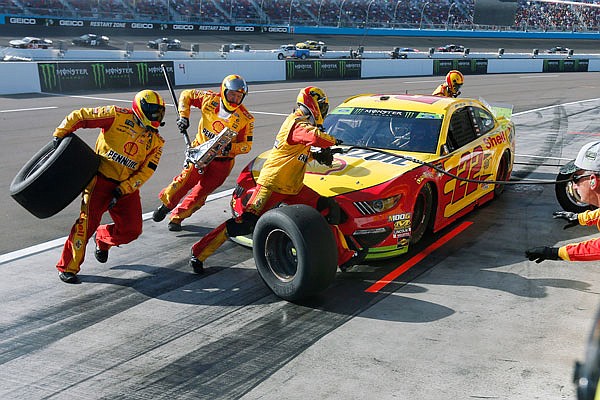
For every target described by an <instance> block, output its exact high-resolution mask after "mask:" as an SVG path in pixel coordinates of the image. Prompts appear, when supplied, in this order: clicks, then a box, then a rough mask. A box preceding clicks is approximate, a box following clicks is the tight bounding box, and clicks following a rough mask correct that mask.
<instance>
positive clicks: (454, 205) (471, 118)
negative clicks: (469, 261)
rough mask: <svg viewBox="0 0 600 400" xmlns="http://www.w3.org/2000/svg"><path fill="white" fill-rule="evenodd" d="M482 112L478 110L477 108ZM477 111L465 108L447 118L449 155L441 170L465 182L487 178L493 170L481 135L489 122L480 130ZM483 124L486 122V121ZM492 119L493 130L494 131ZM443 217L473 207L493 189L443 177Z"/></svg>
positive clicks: (483, 136) (479, 118)
mask: <svg viewBox="0 0 600 400" xmlns="http://www.w3.org/2000/svg"><path fill="white" fill-rule="evenodd" d="M479 110H481V109H479ZM479 114H480V112H479V111H477V112H476V110H475V109H474V108H473V107H471V106H465V107H462V108H459V109H457V110H455V111H454V112H453V113H452V115H451V116H450V121H449V124H448V136H447V143H446V147H447V148H448V149H449V151H450V154H449V156H448V157H447V158H446V159H445V160H444V163H443V167H444V169H445V170H446V171H448V172H449V173H450V174H452V175H455V176H458V177H459V178H462V179H468V180H485V179H489V178H490V176H491V171H492V169H493V168H492V167H493V166H492V163H491V156H490V154H491V152H490V151H489V150H487V149H486V144H485V142H484V138H485V137H486V135H483V134H482V133H483V132H488V131H489V122H488V124H487V125H486V127H485V129H482V127H481V123H482V119H481V117H480V115H479ZM486 121H488V120H487V119H486ZM493 121H494V120H493V117H492V129H493ZM442 182H443V185H442V188H443V195H442V203H443V204H440V206H441V208H442V209H443V216H444V217H446V218H448V217H451V216H453V215H455V214H457V213H459V212H460V211H462V210H465V209H467V208H468V207H470V206H472V205H474V204H475V202H476V201H477V199H479V198H480V197H482V196H483V195H484V194H486V193H488V192H489V191H490V190H492V189H493V185H488V184H479V183H476V182H468V181H465V180H460V179H456V178H452V177H451V176H448V175H446V176H444V178H442Z"/></svg>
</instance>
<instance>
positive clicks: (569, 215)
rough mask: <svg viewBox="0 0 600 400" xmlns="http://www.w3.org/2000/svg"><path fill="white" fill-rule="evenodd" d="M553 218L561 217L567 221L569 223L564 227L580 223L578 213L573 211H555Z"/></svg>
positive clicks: (567, 227)
mask: <svg viewBox="0 0 600 400" xmlns="http://www.w3.org/2000/svg"><path fill="white" fill-rule="evenodd" d="M552 218H560V219H564V220H565V221H567V224H566V225H565V226H564V227H563V229H569V228H572V227H574V226H577V225H579V217H578V214H577V213H574V212H571V211H555V212H554V213H552Z"/></svg>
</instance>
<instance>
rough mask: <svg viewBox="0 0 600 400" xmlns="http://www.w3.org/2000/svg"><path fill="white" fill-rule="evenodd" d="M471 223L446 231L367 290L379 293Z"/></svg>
mask: <svg viewBox="0 0 600 400" xmlns="http://www.w3.org/2000/svg"><path fill="white" fill-rule="evenodd" d="M471 225H473V223H472V222H469V221H466V222H463V223H462V224H460V225H459V226H457V227H456V228H454V229H452V230H451V231H450V232H448V233H446V234H445V235H444V236H442V237H441V238H440V239H439V240H437V241H436V242H434V243H432V244H430V245H429V246H428V247H427V248H425V249H424V250H423V251H421V252H420V253H417V254H415V255H414V256H413V257H412V258H410V259H409V260H408V261H407V262H405V263H404V264H401V265H400V266H398V268H396V269H395V270H393V271H392V272H390V273H389V274H387V275H386V276H384V277H383V278H381V279H380V280H378V281H377V282H375V283H374V284H373V285H371V286H370V287H369V288H368V289H366V290H365V292H367V293H377V292H379V291H380V290H381V289H383V288H384V287H385V286H387V285H388V284H389V283H392V282H393V281H394V280H395V279H396V278H398V277H399V276H400V275H402V274H403V273H405V272H406V271H408V270H409V269H411V268H412V267H414V266H415V265H416V264H417V263H418V262H419V261H421V260H422V259H424V258H425V257H427V256H428V255H430V254H431V253H433V252H434V251H435V250H437V249H439V248H440V247H442V246H443V245H444V244H446V243H447V242H449V241H450V240H451V239H452V238H454V237H455V236H456V235H458V234H459V233H461V232H462V231H464V230H465V229H467V228H468V227H469V226H471Z"/></svg>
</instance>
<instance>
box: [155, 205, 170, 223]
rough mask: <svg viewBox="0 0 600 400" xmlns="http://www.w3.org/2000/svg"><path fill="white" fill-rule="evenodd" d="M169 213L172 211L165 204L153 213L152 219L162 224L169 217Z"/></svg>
mask: <svg viewBox="0 0 600 400" xmlns="http://www.w3.org/2000/svg"><path fill="white" fill-rule="evenodd" d="M169 211H171V209H170V208H167V206H165V205H164V204H161V205H160V207H158V208H157V209H156V210H154V212H153V213H152V219H153V220H154V222H160V221H162V220H163V219H165V217H166V216H167V214H168V213H169Z"/></svg>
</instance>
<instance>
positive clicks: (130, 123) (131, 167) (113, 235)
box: [53, 106, 164, 274]
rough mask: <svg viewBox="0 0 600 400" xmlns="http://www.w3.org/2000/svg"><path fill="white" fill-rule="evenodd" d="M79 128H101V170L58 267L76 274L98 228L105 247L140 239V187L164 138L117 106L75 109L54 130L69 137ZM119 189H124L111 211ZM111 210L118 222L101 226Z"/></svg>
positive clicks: (98, 146) (85, 196) (87, 190)
mask: <svg viewBox="0 0 600 400" xmlns="http://www.w3.org/2000/svg"><path fill="white" fill-rule="evenodd" d="M80 128H100V129H101V131H100V135H98V138H97V140H96V149H95V150H96V153H97V154H99V155H100V166H99V168H98V173H97V175H96V176H95V177H94V178H93V179H92V181H91V182H90V183H89V184H88V186H87V187H86V188H85V190H84V191H83V196H82V202H81V212H80V215H79V218H77V221H76V222H75V224H74V225H73V227H72V229H71V233H70V234H69V237H68V238H67V241H66V242H65V245H64V248H63V251H62V254H61V257H60V260H59V261H58V263H57V265H56V268H57V269H58V270H59V271H61V272H71V273H74V274H77V273H78V272H79V270H80V266H81V264H82V263H83V261H84V258H85V248H86V245H87V242H88V240H89V239H90V237H91V236H92V235H93V233H94V232H96V244H97V245H98V247H99V248H100V249H101V250H108V249H109V248H110V247H111V246H119V245H121V244H125V243H129V242H131V241H132V240H135V239H136V238H137V237H138V236H139V235H140V234H141V233H142V206H141V201H140V194H139V188H140V187H141V186H142V185H143V184H144V183H145V182H146V181H147V180H148V179H149V178H150V177H151V176H152V174H154V171H155V170H156V168H157V167H158V163H159V161H160V157H161V155H162V148H163V145H164V139H163V138H162V137H161V136H160V135H159V134H158V133H157V132H151V131H148V130H146V128H145V127H143V126H141V125H140V124H138V122H137V119H136V117H135V115H134V114H133V111H132V110H130V109H128V108H121V107H117V106H104V107H96V108H82V109H80V110H75V111H73V112H71V113H70V114H69V115H68V116H67V117H66V118H65V119H64V120H63V121H62V123H61V124H60V126H59V127H58V128H56V130H55V131H54V133H53V136H56V137H58V138H64V137H65V136H67V135H70V134H71V133H73V132H74V131H76V130H77V129H80ZM115 189H118V191H119V192H120V193H121V197H120V198H119V200H118V201H117V203H116V204H115V205H114V207H112V208H111V209H110V210H108V208H109V205H110V203H111V200H112V199H113V197H114V193H115ZM107 210H108V211H109V213H110V216H111V217H112V220H113V223H112V224H106V225H99V224H100V220H101V218H102V215H103V214H104V213H105V212H106V211H107Z"/></svg>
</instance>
